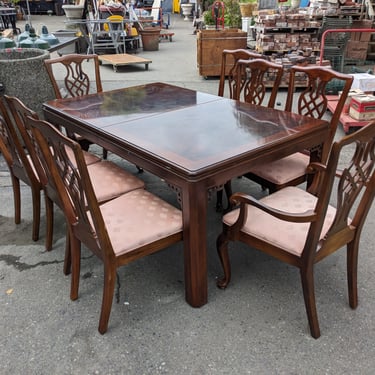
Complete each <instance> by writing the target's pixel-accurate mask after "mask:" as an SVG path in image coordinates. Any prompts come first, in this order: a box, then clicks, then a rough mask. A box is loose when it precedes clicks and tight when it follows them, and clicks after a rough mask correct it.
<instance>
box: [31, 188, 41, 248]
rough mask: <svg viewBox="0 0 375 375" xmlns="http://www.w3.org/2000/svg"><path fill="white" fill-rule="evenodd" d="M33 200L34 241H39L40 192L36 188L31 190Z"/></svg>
mask: <svg viewBox="0 0 375 375" xmlns="http://www.w3.org/2000/svg"><path fill="white" fill-rule="evenodd" d="M31 194H32V199H33V236H32V238H33V241H38V239H39V228H40V190H39V189H36V188H32V189H31Z"/></svg>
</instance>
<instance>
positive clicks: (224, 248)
mask: <svg viewBox="0 0 375 375" xmlns="http://www.w3.org/2000/svg"><path fill="white" fill-rule="evenodd" d="M216 249H217V253H218V255H219V259H220V262H221V266H222V267H223V271H224V276H223V277H221V278H218V279H217V281H216V285H217V287H218V288H220V289H225V288H226V287H227V286H228V284H229V283H230V279H231V266H230V260H229V254H228V240H227V238H226V235H225V234H224V233H222V234H221V235H220V236H219V237H218V238H217V240H216Z"/></svg>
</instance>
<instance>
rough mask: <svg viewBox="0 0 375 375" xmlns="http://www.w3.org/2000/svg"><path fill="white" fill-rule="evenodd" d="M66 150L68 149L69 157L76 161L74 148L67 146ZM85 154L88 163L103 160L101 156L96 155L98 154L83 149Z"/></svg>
mask: <svg viewBox="0 0 375 375" xmlns="http://www.w3.org/2000/svg"><path fill="white" fill-rule="evenodd" d="M65 150H66V153H67V154H68V156H69V159H70V160H72V161H73V163H75V162H74V161H75V158H74V153H73V150H72V149H71V148H69V147H65ZM83 156H84V158H85V162H86V164H87V165H90V164H94V163H98V162H100V161H101V160H102V159H101V158H100V157H99V156H96V155H94V154H92V153H91V152H88V151H83ZM75 165H76V164H75Z"/></svg>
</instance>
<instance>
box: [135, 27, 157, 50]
mask: <svg viewBox="0 0 375 375" xmlns="http://www.w3.org/2000/svg"><path fill="white" fill-rule="evenodd" d="M139 32H140V34H141V39H142V47H143V49H144V50H145V51H158V50H159V40H160V27H147V28H144V29H143V30H140V31H139Z"/></svg>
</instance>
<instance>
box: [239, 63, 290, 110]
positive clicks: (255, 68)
mask: <svg viewBox="0 0 375 375" xmlns="http://www.w3.org/2000/svg"><path fill="white" fill-rule="evenodd" d="M283 74H284V68H283V66H282V65H280V64H275V63H273V62H270V61H267V60H265V59H254V58H253V59H250V60H238V61H237V79H236V81H237V82H242V85H236V90H237V92H236V95H235V97H236V99H238V100H241V101H243V102H246V103H251V104H255V105H264V104H265V100H266V92H267V87H268V86H269V83H270V77H272V89H271V93H270V96H269V99H268V103H267V107H268V108H274V106H275V102H276V97H277V93H278V91H279V87H280V83H281V79H282V78H283Z"/></svg>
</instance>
